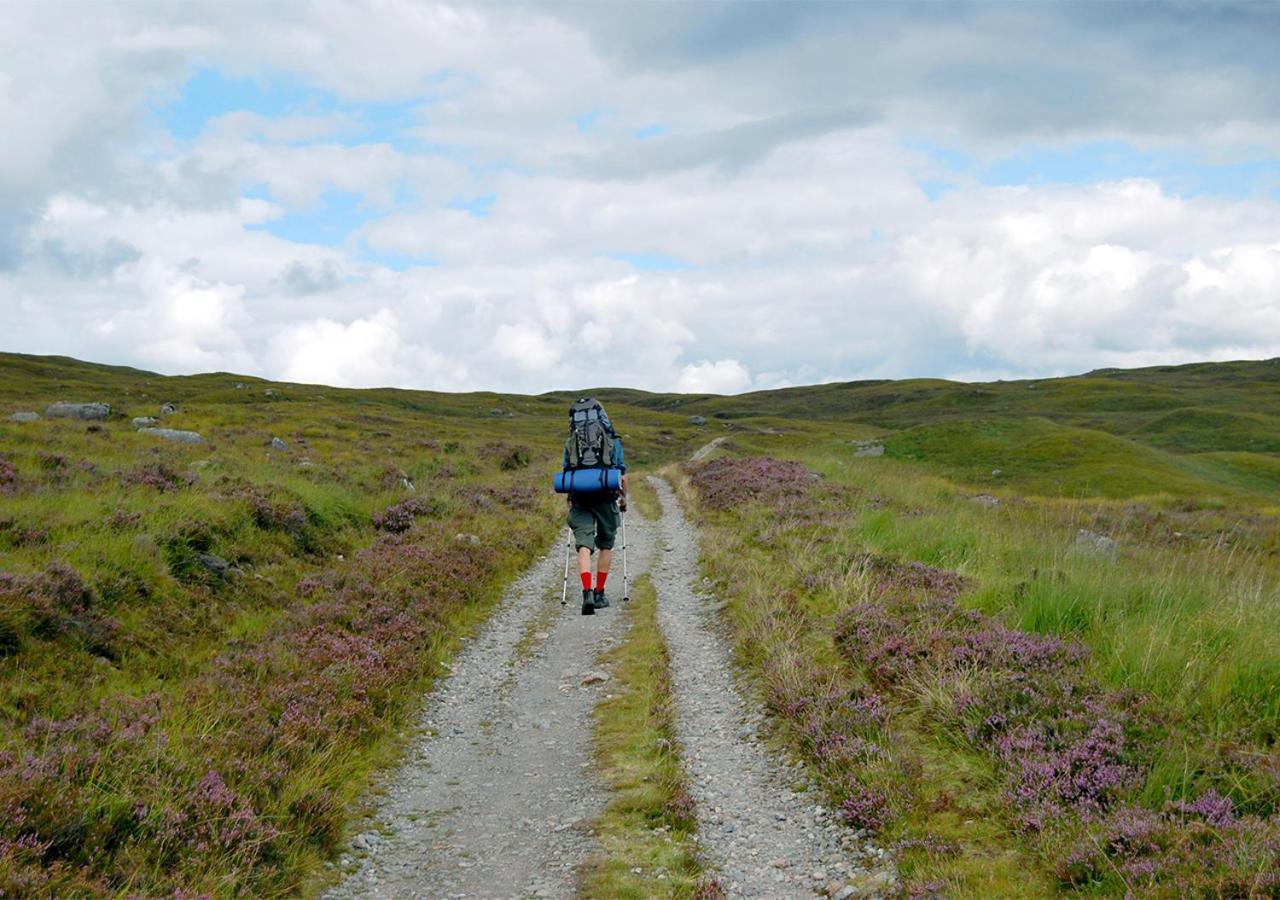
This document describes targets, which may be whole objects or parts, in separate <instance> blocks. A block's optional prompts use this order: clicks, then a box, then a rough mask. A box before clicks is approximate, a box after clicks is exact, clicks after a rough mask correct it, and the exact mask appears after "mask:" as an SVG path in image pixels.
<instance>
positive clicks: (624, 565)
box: [622, 513, 631, 603]
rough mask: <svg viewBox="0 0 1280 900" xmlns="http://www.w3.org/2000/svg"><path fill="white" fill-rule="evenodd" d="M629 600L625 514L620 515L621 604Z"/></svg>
mask: <svg viewBox="0 0 1280 900" xmlns="http://www.w3.org/2000/svg"><path fill="white" fill-rule="evenodd" d="M630 599H631V591H630V589H629V588H628V587H627V514H626V513H623V514H622V602H623V603H626V602H627V601H628V600H630Z"/></svg>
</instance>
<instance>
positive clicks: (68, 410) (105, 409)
mask: <svg viewBox="0 0 1280 900" xmlns="http://www.w3.org/2000/svg"><path fill="white" fill-rule="evenodd" d="M44 414H45V415H46V416H47V417H49V418H50V419H88V420H90V421H94V420H96V421H101V420H103V419H105V418H106V417H107V416H109V415H111V405H110V404H107V403H50V404H49V408H48V409H46V410H45V411H44Z"/></svg>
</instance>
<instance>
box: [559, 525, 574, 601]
mask: <svg viewBox="0 0 1280 900" xmlns="http://www.w3.org/2000/svg"><path fill="white" fill-rule="evenodd" d="M571 547H573V532H572V531H570V532H569V539H568V540H567V541H565V544H564V587H562V588H560V605H561V606H564V605H565V601H566V600H568V598H569V550H570V548H571Z"/></svg>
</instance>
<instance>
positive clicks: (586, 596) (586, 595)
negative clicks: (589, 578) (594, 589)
mask: <svg viewBox="0 0 1280 900" xmlns="http://www.w3.org/2000/svg"><path fill="white" fill-rule="evenodd" d="M582 614H583V615H584V616H594V615H595V614H596V604H595V600H594V599H593V598H592V596H591V591H589V590H587V591H583V592H582Z"/></svg>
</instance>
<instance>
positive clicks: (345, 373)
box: [271, 309, 405, 387]
mask: <svg viewBox="0 0 1280 900" xmlns="http://www.w3.org/2000/svg"><path fill="white" fill-rule="evenodd" d="M401 350H402V346H401V340H400V333H399V324H398V322H397V320H396V315H395V313H393V312H392V311H391V310H389V309H380V310H378V311H377V312H376V313H374V314H373V315H372V316H370V317H368V318H364V319H355V320H353V321H351V322H347V323H342V322H335V321H333V320H331V319H313V320H311V321H306V322H299V323H298V324H296V325H291V326H289V327H287V328H285V329H283V330H282V331H281V332H280V333H279V334H278V335H276V336H275V337H274V338H273V339H272V341H271V353H272V356H273V357H274V360H275V365H276V368H277V370H278V371H279V372H280V377H281V378H283V379H284V380H286V381H300V382H307V383H316V384H336V385H349V386H352V387H383V386H386V385H395V384H402V383H403V382H404V381H405V372H404V370H403V369H402V368H401V366H400V364H399V363H398V362H397V357H398V356H399V355H400V353H401Z"/></svg>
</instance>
